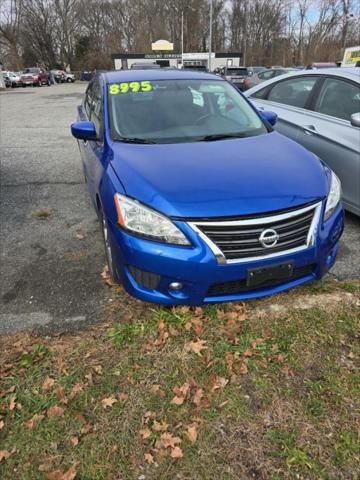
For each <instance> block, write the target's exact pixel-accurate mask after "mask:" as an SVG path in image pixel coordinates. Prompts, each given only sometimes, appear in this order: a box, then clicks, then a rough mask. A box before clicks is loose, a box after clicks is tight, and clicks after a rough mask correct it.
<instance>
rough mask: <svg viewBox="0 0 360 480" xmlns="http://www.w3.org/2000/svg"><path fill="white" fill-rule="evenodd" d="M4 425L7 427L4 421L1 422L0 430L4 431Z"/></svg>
mask: <svg viewBox="0 0 360 480" xmlns="http://www.w3.org/2000/svg"><path fill="white" fill-rule="evenodd" d="M4 425H5V423H4V421H3V420H0V430H2V429H3V428H4Z"/></svg>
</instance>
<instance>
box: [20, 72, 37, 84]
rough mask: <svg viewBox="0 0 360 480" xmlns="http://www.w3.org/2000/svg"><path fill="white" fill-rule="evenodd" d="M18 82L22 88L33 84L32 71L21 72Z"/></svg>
mask: <svg viewBox="0 0 360 480" xmlns="http://www.w3.org/2000/svg"><path fill="white" fill-rule="evenodd" d="M20 83H21V86H22V87H23V88H25V87H30V86H32V87H33V86H34V76H33V74H32V73H23V74H22V75H21V77H20Z"/></svg>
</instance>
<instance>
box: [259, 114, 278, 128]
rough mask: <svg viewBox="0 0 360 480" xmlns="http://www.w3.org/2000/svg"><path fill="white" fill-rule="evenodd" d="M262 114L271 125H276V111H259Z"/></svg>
mask: <svg viewBox="0 0 360 480" xmlns="http://www.w3.org/2000/svg"><path fill="white" fill-rule="evenodd" d="M259 113H260V115H261V116H262V118H263V119H264V120H266V121H267V122H269V123H270V125H272V126H274V125H275V123H276V121H277V114H276V113H275V112H269V111H264V112H262V111H261V112H259Z"/></svg>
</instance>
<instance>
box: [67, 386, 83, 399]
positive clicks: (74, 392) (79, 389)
mask: <svg viewBox="0 0 360 480" xmlns="http://www.w3.org/2000/svg"><path fill="white" fill-rule="evenodd" d="M83 390H84V385H83V384H82V383H76V384H75V385H74V386H73V387H72V389H71V391H70V398H74V397H75V396H76V395H77V394H78V393H79V392H82V391H83Z"/></svg>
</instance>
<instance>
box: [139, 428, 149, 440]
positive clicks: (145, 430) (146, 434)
mask: <svg viewBox="0 0 360 480" xmlns="http://www.w3.org/2000/svg"><path fill="white" fill-rule="evenodd" d="M139 433H140V435H141V437H142V438H143V439H144V440H145V439H146V438H149V437H150V436H151V430H150V429H149V428H142V429H141V430H140V431H139Z"/></svg>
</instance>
